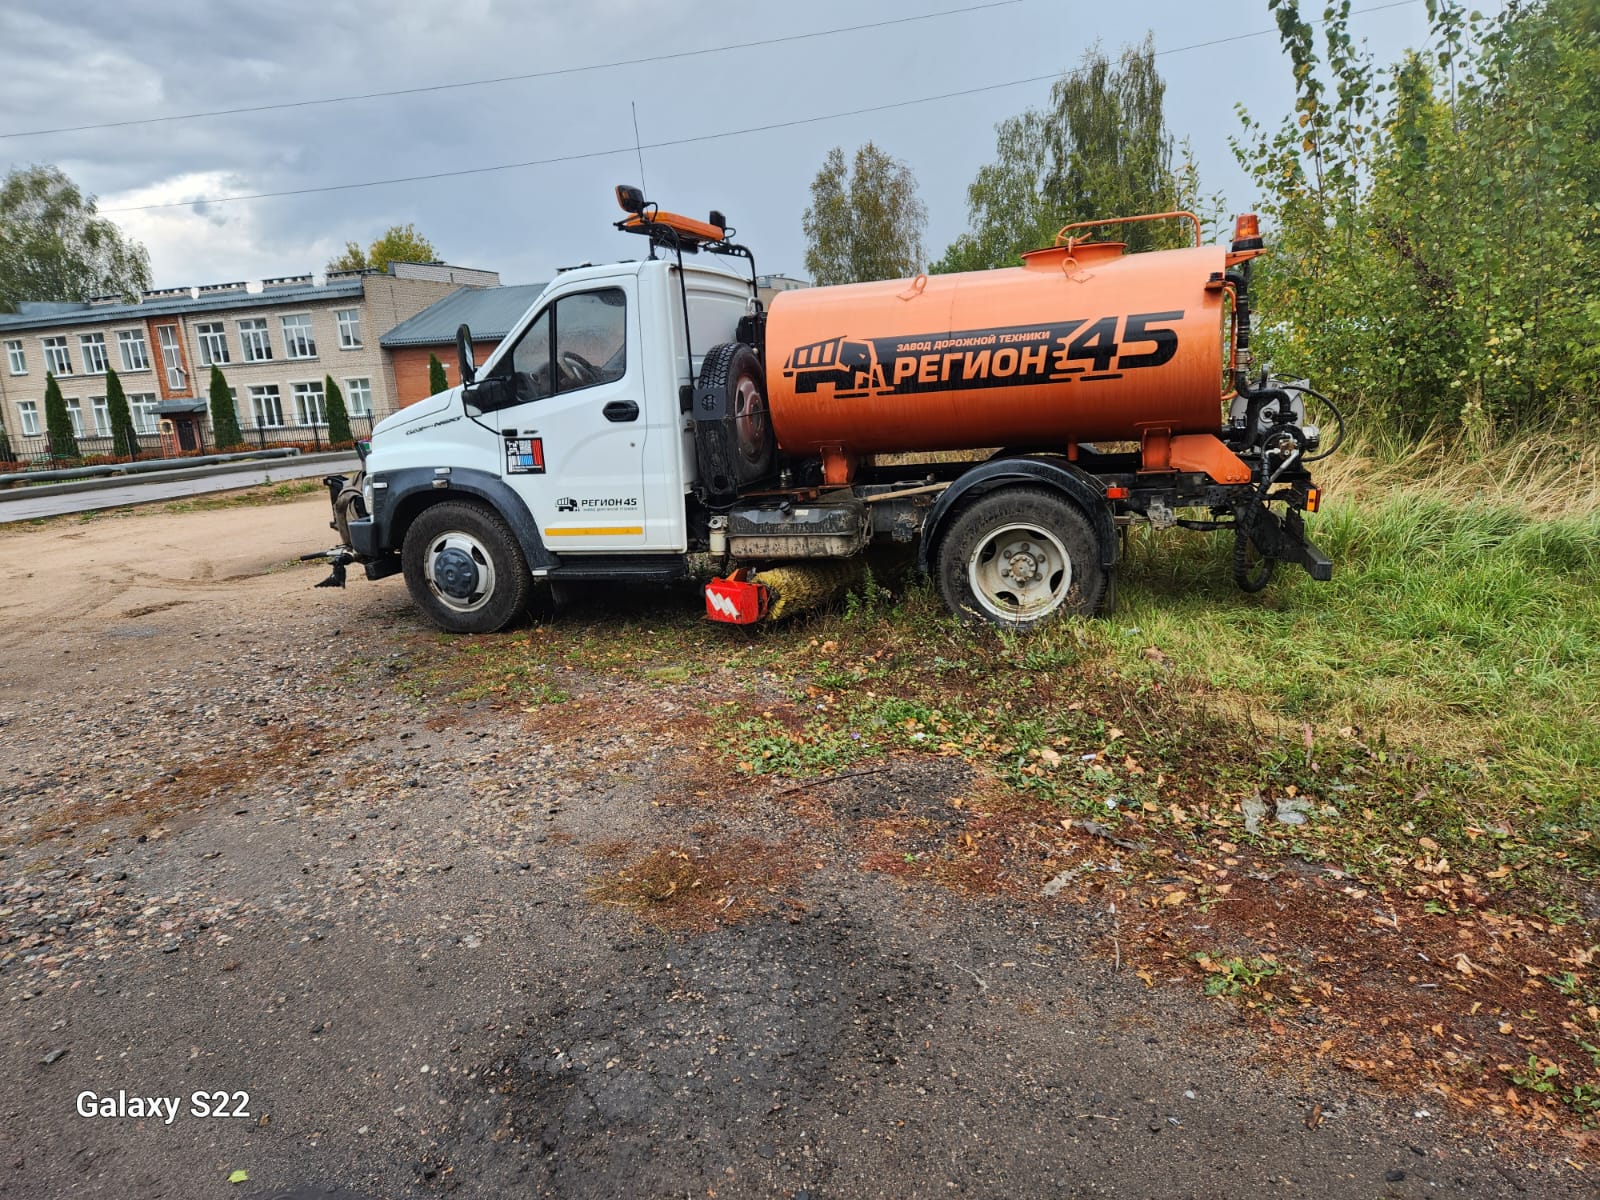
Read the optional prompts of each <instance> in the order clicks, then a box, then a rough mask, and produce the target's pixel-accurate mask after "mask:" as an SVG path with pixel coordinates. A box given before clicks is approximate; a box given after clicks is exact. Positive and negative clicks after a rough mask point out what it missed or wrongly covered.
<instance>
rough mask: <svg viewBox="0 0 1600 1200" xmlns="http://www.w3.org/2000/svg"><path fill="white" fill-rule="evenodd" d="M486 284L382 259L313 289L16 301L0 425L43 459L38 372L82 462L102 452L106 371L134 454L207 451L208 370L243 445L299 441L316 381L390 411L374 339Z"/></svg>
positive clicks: (8, 319) (355, 405)
mask: <svg viewBox="0 0 1600 1200" xmlns="http://www.w3.org/2000/svg"><path fill="white" fill-rule="evenodd" d="M499 282H500V277H499V275H498V274H497V273H496V272H493V271H478V270H473V269H470V268H465V267H454V266H449V265H447V264H443V263H427V264H423V263H391V264H390V266H389V269H388V271H386V272H377V271H346V272H332V273H330V274H329V275H328V276H327V277H326V278H325V279H323V280H321V281H320V282H319V281H318V280H317V279H316V278H315V277H313V276H311V275H298V276H289V277H284V278H279V279H268V280H266V281H264V282H263V283H262V284H261V286H260V288H259V290H251V289H250V288H249V287H247V286H246V285H245V284H243V283H226V284H211V285H208V286H205V287H200V288H166V289H161V290H157V291H149V292H145V293H143V294H142V295H141V296H140V297H139V298H138V300H137V302H135V303H132V304H128V303H125V302H124V301H123V300H122V299H121V298H120V297H100V298H96V299H92V300H88V301H84V302H62V303H57V302H46V303H24V304H22V305H21V306H20V307H21V311H19V312H16V313H0V427H3V428H4V429H5V430H6V431H7V432H8V434H9V435H10V439H11V442H12V446H13V449H14V451H15V452H16V453H17V454H18V455H19V456H20V457H31V456H35V455H40V454H45V453H48V452H49V447H48V445H47V444H46V442H45V437H44V434H45V428H46V426H45V412H44V393H45V377H46V374H47V373H49V374H53V375H55V377H56V379H57V382H58V383H59V384H60V386H61V392H62V396H63V398H64V399H65V400H66V402H67V412H68V415H69V417H70V418H71V420H72V424H73V429H74V432H75V433H76V435H77V436H78V438H79V439H80V446H81V448H82V450H83V452H84V453H87V454H95V453H111V452H112V446H111V443H110V432H111V424H110V415H109V413H108V412H107V408H106V399H105V372H106V367H107V366H110V367H112V368H114V369H115V370H116V372H117V374H118V375H119V376H120V377H121V380H122V386H123V390H124V391H125V392H126V393H127V396H128V402H129V407H130V409H131V410H132V413H133V420H134V426H135V428H136V430H137V431H138V432H139V434H140V441H141V443H142V444H143V446H144V447H145V448H147V449H148V448H153V447H155V446H156V445H157V444H158V442H159V443H163V444H165V446H166V448H168V449H197V448H201V447H204V446H206V445H209V444H210V431H209V416H208V408H207V401H208V399H209V394H210V393H209V388H210V377H211V367H212V365H213V364H215V365H216V366H218V367H220V368H221V370H222V372H223V374H224V376H225V377H226V378H227V381H228V385H229V387H230V388H231V389H232V391H233V394H234V406H235V408H236V410H237V411H238V414H239V424H240V427H241V428H242V429H243V430H244V432H245V437H246V439H247V440H249V441H256V440H258V439H260V440H263V441H265V440H267V439H269V438H270V439H271V440H277V441H283V440H302V441H311V440H313V439H314V438H316V437H318V436H320V435H321V430H322V427H323V426H325V425H326V423H327V410H326V398H325V396H324V378H325V377H326V376H332V377H333V378H334V379H335V380H336V381H338V383H339V386H340V388H341V390H342V391H343V392H344V397H345V403H346V406H347V407H348V408H349V410H350V413H351V416H352V417H356V418H361V417H367V418H372V419H377V418H381V417H384V416H386V415H388V414H389V413H391V412H393V411H394V410H395V409H396V408H397V407H399V401H398V399H397V395H398V393H397V390H396V386H395V376H394V371H393V368H392V366H391V364H390V362H389V361H388V358H387V356H386V355H385V353H384V352H383V350H382V349H381V347H380V345H379V338H380V337H381V335H382V334H383V333H384V332H385V331H387V330H390V329H392V328H394V327H395V326H396V325H398V324H401V323H402V322H404V321H406V320H407V318H410V317H412V316H414V315H415V314H417V313H419V312H421V311H422V310H423V309H425V308H428V307H429V306H430V305H432V304H434V303H435V302H436V301H438V300H440V299H442V298H444V297H446V296H449V295H451V294H453V293H457V292H460V291H468V292H471V291H472V290H474V289H483V288H495V287H496V286H497V285H498V284H499ZM164 423H165V424H164ZM359 423H360V424H365V423H366V422H365V421H362V422H359ZM163 433H165V435H166V437H165V438H163V437H162V436H161V435H162V434H163ZM118 449H119V450H120V449H121V448H118Z"/></svg>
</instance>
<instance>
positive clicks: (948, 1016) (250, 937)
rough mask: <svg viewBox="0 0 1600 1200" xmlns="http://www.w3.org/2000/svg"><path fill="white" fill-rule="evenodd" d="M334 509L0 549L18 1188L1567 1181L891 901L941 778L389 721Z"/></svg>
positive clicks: (1207, 1191)
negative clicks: (328, 524)
mask: <svg viewBox="0 0 1600 1200" xmlns="http://www.w3.org/2000/svg"><path fill="white" fill-rule="evenodd" d="M325 506H326V501H325V500H324V499H323V498H321V497H320V496H310V497H307V498H305V499H304V500H299V501H296V502H293V503H287V504H279V505H274V506H267V507H252V508H236V509H225V510H220V511H209V512H192V513H178V514H173V513H152V512H144V513H137V514H133V515H108V516H103V517H99V518H96V519H93V520H77V519H67V520H65V521H57V522H53V523H51V524H48V525H45V526H42V527H39V528H31V529H8V530H4V531H0V578H3V579H4V580H5V581H6V585H7V586H6V587H5V589H4V591H3V592H0V746H3V761H4V766H5V769H4V771H3V773H0V886H3V894H0V993H3V1003H4V1007H3V1017H0V1022H3V1027H0V1078H3V1079H4V1080H6V1082H7V1086H6V1087H5V1089H4V1095H3V1098H0V1130H3V1136H0V1142H3V1149H0V1194H4V1195H11V1196H19V1197H29V1198H35V1197H38V1198H48V1197H67V1196H73V1197H100V1196H103V1197H119V1198H121V1197H184V1198H186V1197H204V1196H223V1195H232V1196H243V1197H277V1196H324V1195H333V1196H344V1197H352V1198H360V1197H402V1196H404V1197H411V1196H434V1195H440V1194H449V1193H452V1192H453V1193H455V1194H458V1195H464V1196H480V1195H481V1196H508V1195H519V1196H521V1195H550V1196H573V1197H586V1196H595V1197H609V1196H617V1195H627V1196H635V1197H669V1196H683V1197H688V1196H721V1197H742V1196H762V1197H765V1196H774V1197H797V1198H798V1197H806V1198H810V1200H823V1198H845V1197H878V1196H890V1197H934V1196H940V1197H943V1196H985V1197H986V1196H1007V1197H1016V1196H1045V1195H1049V1196H1124V1197H1224V1196H1247V1195H1249V1196H1254V1195H1262V1194H1273V1195H1289V1196H1308V1197H1310V1196H1316V1197H1361V1198H1370V1197H1420V1196H1431V1195H1451V1196H1456V1195H1459V1196H1471V1197H1490V1196H1496V1197H1500V1196H1503V1197H1511V1196H1520V1195H1540V1196H1592V1195H1593V1194H1594V1185H1593V1179H1594V1177H1595V1174H1594V1171H1593V1170H1590V1171H1588V1172H1580V1171H1579V1170H1578V1169H1577V1168H1575V1167H1574V1166H1573V1164H1572V1163H1571V1162H1570V1160H1565V1159H1563V1158H1561V1157H1559V1156H1558V1155H1554V1154H1551V1155H1546V1154H1544V1153H1542V1152H1541V1151H1539V1150H1538V1149H1537V1148H1536V1147H1529V1146H1519V1145H1517V1144H1516V1143H1515V1142H1513V1141H1510V1140H1509V1134H1508V1135H1507V1140H1499V1139H1491V1138H1488V1137H1486V1136H1485V1135H1484V1134H1483V1133H1482V1131H1481V1129H1469V1128H1468V1127H1466V1126H1463V1125H1459V1124H1457V1123H1456V1121H1455V1119H1454V1118H1453V1117H1451V1116H1450V1115H1448V1114H1446V1113H1444V1112H1441V1111H1438V1110H1437V1106H1436V1105H1433V1104H1431V1103H1430V1102H1429V1101H1428V1100H1427V1098H1425V1097H1422V1096H1420V1095H1419V1096H1407V1095H1403V1094H1400V1095H1396V1094H1392V1093H1384V1092H1382V1091H1380V1090H1378V1089H1376V1088H1374V1087H1372V1086H1371V1085H1370V1084H1369V1083H1368V1082H1367V1081H1365V1080H1362V1079H1359V1078H1357V1077H1356V1076H1355V1075H1353V1074H1351V1073H1350V1072H1347V1071H1344V1070H1341V1069H1339V1068H1337V1067H1334V1066H1331V1065H1326V1064H1322V1063H1315V1062H1306V1063H1303V1064H1300V1065H1299V1066H1297V1067H1295V1068H1294V1069H1291V1070H1286V1069H1284V1068H1283V1067H1282V1066H1281V1065H1269V1063H1268V1061H1267V1057H1266V1056H1264V1055H1263V1054H1261V1053H1260V1047H1259V1045H1258V1042H1257V1038H1258V1036H1259V1035H1258V1033H1257V1032H1256V1030H1254V1029H1253V1028H1252V1027H1251V1026H1249V1025H1247V1024H1246V1023H1245V1022H1244V1021H1243V1019H1242V1018H1241V1017H1240V1015H1239V1014H1238V1013H1237V1012H1236V1011H1235V1010H1233V1009H1231V1008H1229V1007H1228V1006H1226V1005H1223V1004H1216V1003H1208V1002H1205V1001H1202V1000H1200V999H1198V998H1196V997H1194V996H1193V995H1192V993H1185V992H1180V991H1177V990H1172V989H1166V988H1161V987H1156V988H1151V987H1148V986H1147V985H1146V984H1145V983H1144V982H1142V981H1141V980H1140V979H1138V978H1135V977H1134V976H1133V975H1132V973H1131V972H1129V971H1125V970H1123V971H1119V970H1118V969H1117V961H1116V957H1115V955H1114V954H1108V953H1107V952H1106V950H1107V942H1108V940H1109V939H1113V938H1115V937H1116V930H1117V924H1116V922H1117V916H1116V914H1114V913H1112V912H1109V911H1107V910H1105V909H1104V908H1102V907H1098V906H1096V905H1092V904H1089V905H1086V904H1065V903H1062V902H1060V899H1059V898H1058V897H1049V898H1047V897H1039V898H1037V899H1035V900H1032V901H1019V900H1017V899H1014V898H1010V899H1008V898H1001V897H983V896H975V895H971V894H965V893H962V892H960V891H956V890H952V889H948V888H941V887H938V886H934V885H931V884H922V883H919V882H917V881H915V880H906V879H901V878H896V877H895V876H894V875H892V874H890V873H886V872H883V871H878V870H873V869H871V868H870V866H869V864H868V858H869V855H870V848H871V845H870V844H871V839H870V837H869V834H870V831H871V829H872V828H873V826H874V823H876V822H882V821H884V820H886V819H890V818H896V819H901V818H907V817H915V816H916V815H917V814H919V813H922V812H925V811H931V810H933V809H943V808H944V807H945V806H947V805H948V804H950V803H952V802H953V800H955V799H960V798H962V797H964V796H966V795H968V794H969V793H970V792H971V791H972V789H973V788H974V787H976V786H978V785H977V783H976V781H974V780H973V779H972V778H971V777H970V775H969V774H968V773H967V772H968V769H967V768H966V767H964V766H962V765H961V764H959V763H955V762H951V761H948V760H940V759H930V758H923V759H905V760H900V759H891V760H888V761H886V762H884V763H882V764H880V767H881V769H879V770H877V773H875V774H871V775H864V776H858V777H855V778H841V779H839V780H837V781H835V782H832V783H829V784H825V785H818V786H816V787H814V788H795V787H787V786H785V785H784V784H783V783H782V782H769V781H754V782H751V781H743V782H740V781H737V779H736V776H734V775H733V774H732V773H731V772H730V771H729V770H727V769H726V767H725V765H723V764H716V763H710V762H707V761H706V760H705V754H704V751H703V748H702V747H703V745H704V737H703V735H704V733H705V731H706V729H707V727H708V722H710V721H712V720H713V719H714V717H713V715H712V714H713V712H714V705H715V703H716V701H717V699H718V689H719V688H721V687H724V686H725V685H726V681H719V680H718V679H717V678H716V677H715V676H712V677H710V678H709V679H707V680H697V681H687V682H683V683H675V682H671V681H668V682H664V683H656V684H653V685H651V686H649V687H645V686H644V685H643V684H641V683H639V682H637V681H630V680H627V679H621V678H618V677H615V676H612V675H608V674H605V673H600V672H596V673H593V674H592V675H584V674H583V673H581V672H579V673H576V674H573V675H571V676H570V677H568V678H564V679H563V680H562V681H561V686H562V688H563V689H565V691H566V692H567V693H570V694H571V696H572V701H571V702H570V703H567V704H563V705H562V706H561V710H562V715H561V717H560V719H552V718H547V717H546V716H543V715H541V714H539V713H534V712H530V711H527V710H524V709H520V708H517V707H515V706H510V707H506V706H500V707H496V706H493V705H491V704H488V703H485V702H481V701H480V702H455V703H450V704H440V703H437V702H426V703H425V702H423V701H421V700H419V699H416V698H415V689H411V688H408V687H407V686H406V682H407V680H408V679H410V678H413V677H414V675H415V673H416V672H417V671H418V670H419V669H423V668H425V667H426V665H427V663H428V661H429V657H430V655H435V654H438V653H440V652H441V639H440V638H439V636H438V635H436V634H434V633H433V632H432V631H430V630H429V629H427V628H425V627H423V626H422V625H421V624H420V622H419V621H418V619H417V618H416V617H415V616H414V614H413V613H412V611H411V608H410V605H409V603H408V601H407V598H406V595H405V590H404V585H403V584H402V583H401V582H400V581H399V580H397V579H391V580H387V581H384V582H382V583H379V584H369V583H367V582H365V581H364V580H361V579H359V578H357V579H355V580H354V581H353V582H352V584H351V587H350V588H349V589H348V590H347V591H344V592H340V591H337V590H320V591H319V590H314V589H313V588H312V584H313V583H314V582H315V581H316V580H317V579H318V578H319V577H320V574H321V572H320V571H319V570H318V569H317V568H315V567H303V566H300V565H298V564H294V563H293V562H292V560H293V559H294V558H295V557H296V556H297V555H298V554H299V553H300V552H302V551H304V550H307V549H313V548H316V547H317V546H319V545H320V544H322V543H323V542H325V541H326V540H327V534H326V531H325V521H326V514H325ZM673 602H674V601H670V600H663V603H673ZM554 628H555V629H556V630H557V631H558V632H559V629H560V619H559V618H557V620H556V622H555V624H554ZM746 682H748V681H746ZM755 686H759V681H757V682H756V685H755ZM678 889H683V890H684V891H685V892H693V893H694V894H695V896H696V897H697V903H696V904H695V905H690V906H687V907H685V906H675V907H674V906H663V907H662V908H661V909H660V911H661V912H663V913H664V912H666V911H669V910H670V911H672V912H675V913H679V914H687V916H682V915H680V916H679V917H677V918H674V919H672V920H668V919H665V918H664V917H663V918H659V919H658V918H656V917H653V916H644V917H642V916H640V915H639V911H638V909H636V908H630V907H628V906H627V902H628V901H629V900H630V899H632V900H635V901H638V902H639V907H641V908H643V909H644V910H646V912H647V913H648V912H650V911H651V908H652V904H653V902H657V901H663V900H665V899H667V898H669V897H671V896H672V895H673V894H674V893H676V892H677V891H678ZM701 898H703V901H704V902H703V903H701V902H699V900H700V899H701ZM217 1092H222V1093H227V1096H226V1098H225V1103H226V1105H227V1107H228V1109H230V1110H231V1109H243V1110H244V1111H243V1112H241V1113H238V1114H237V1115H231V1116H222V1117H219V1116H215V1115H212V1116H203V1115H199V1114H198V1113H197V1112H196V1111H195V1106H194V1105H193V1104H192V1102H191V1097H192V1096H193V1095H194V1094H196V1093H200V1094H201V1095H202V1098H204V1099H206V1102H207V1105H208V1106H213V1099H212V1094H213V1093H217ZM239 1092H243V1093H246V1094H247V1096H248V1099H247V1100H246V1099H241V1098H238V1097H236V1096H235V1095H234V1093H239ZM86 1094H88V1099H87V1100H86V1099H84V1097H85V1095H86ZM119 1097H125V1098H124V1099H119ZM166 1097H170V1098H174V1100H175V1101H176V1112H175V1115H174V1116H173V1117H172V1118H171V1119H170V1120H168V1119H167V1116H166V1113H167V1109H166V1107H165V1101H163V1100H160V1098H166ZM107 1098H109V1099H107ZM144 1098H156V1099H157V1100H158V1103H159V1104H160V1107H159V1109H158V1112H157V1115H154V1116H149V1115H98V1112H97V1115H88V1116H85V1115H80V1112H79V1109H80V1107H81V1106H83V1105H89V1106H90V1107H91V1110H98V1107H99V1105H100V1104H102V1103H105V1104H107V1106H108V1107H109V1108H111V1109H112V1110H113V1113H114V1114H115V1113H116V1112H121V1113H123V1114H128V1113H129V1110H130V1109H139V1108H143V1107H145V1105H144ZM119 1105H120V1106H121V1107H120V1109H119ZM238 1172H244V1173H245V1174H246V1175H247V1176H248V1178H247V1179H241V1180H239V1181H238V1182H236V1183H231V1184H230V1182H229V1181H230V1177H234V1178H237V1175H236V1173H238Z"/></svg>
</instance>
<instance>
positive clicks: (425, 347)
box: [379, 283, 549, 408]
mask: <svg viewBox="0 0 1600 1200" xmlns="http://www.w3.org/2000/svg"><path fill="white" fill-rule="evenodd" d="M548 286H549V285H548V284H544V283H524V284H516V285H514V286H510V287H496V288H462V289H461V290H460V291H457V292H452V293H451V294H450V295H448V296H446V297H445V298H444V299H443V300H440V301H439V302H438V303H436V304H433V305H430V306H429V307H427V308H425V309H423V310H422V311H421V312H419V313H418V314H417V315H416V316H414V317H412V318H411V319H410V320H408V321H402V322H401V323H400V324H399V325H396V326H395V327H394V328H393V329H391V330H389V332H388V333H386V334H384V335H383V337H382V338H380V339H379V342H380V344H381V345H382V347H383V351H384V353H385V354H387V355H388V356H389V362H390V364H391V366H392V367H393V370H394V383H395V391H394V395H395V407H397V408H404V407H405V406H406V405H408V404H415V403H416V402H417V401H418V400H421V399H422V398H423V397H424V396H427V395H428V394H429V392H430V390H431V389H430V388H429V386H428V359H429V357H430V356H432V355H437V356H438V358H439V361H440V362H441V363H443V364H444V371H445V379H446V380H447V381H448V382H449V383H450V385H451V386H452V387H454V386H455V385H456V384H458V383H460V382H461V367H460V364H459V363H457V361H456V330H457V329H458V328H460V327H461V326H462V325H468V326H470V327H471V329H472V344H473V353H474V355H475V357H476V359H477V361H478V362H479V363H482V362H483V361H484V360H485V359H487V358H488V357H489V354H490V352H491V351H492V350H493V349H494V348H495V347H496V346H498V345H499V344H500V342H501V339H503V338H504V337H505V336H506V334H508V333H510V332H511V329H512V326H514V325H515V324H516V323H517V321H518V319H519V318H520V317H521V316H522V314H523V313H525V312H527V311H528V308H529V306H530V305H532V304H533V302H534V301H535V300H537V299H538V298H539V293H540V292H542V291H544V289H545V288H546V287H548Z"/></svg>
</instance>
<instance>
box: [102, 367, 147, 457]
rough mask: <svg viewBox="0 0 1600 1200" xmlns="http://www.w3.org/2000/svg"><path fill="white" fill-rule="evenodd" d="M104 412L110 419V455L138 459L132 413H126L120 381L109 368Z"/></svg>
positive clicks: (136, 436)
mask: <svg viewBox="0 0 1600 1200" xmlns="http://www.w3.org/2000/svg"><path fill="white" fill-rule="evenodd" d="M106 412H107V415H109V416H110V418H111V453H112V454H113V455H119V456H120V455H123V454H126V455H127V456H128V457H129V458H138V457H139V435H138V434H137V433H136V432H134V428H133V413H131V412H130V411H128V397H127V396H126V395H125V394H124V393H123V391H122V380H121V378H120V377H119V376H118V375H117V373H116V371H115V370H113V369H112V368H110V367H107V368H106Z"/></svg>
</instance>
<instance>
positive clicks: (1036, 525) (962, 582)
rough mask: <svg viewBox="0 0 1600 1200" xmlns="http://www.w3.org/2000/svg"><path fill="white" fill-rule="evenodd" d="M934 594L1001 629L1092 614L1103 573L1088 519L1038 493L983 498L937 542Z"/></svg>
mask: <svg viewBox="0 0 1600 1200" xmlns="http://www.w3.org/2000/svg"><path fill="white" fill-rule="evenodd" d="M937 561H938V571H939V591H940V593H941V594H942V595H943V596H944V602H945V603H946V604H947V605H949V606H950V609H951V611H953V612H955V613H957V614H959V615H961V616H962V617H964V618H966V619H969V620H973V621H987V622H988V623H989V624H991V625H998V626H1000V627H1001V628H1002V629H1026V628H1029V627H1031V626H1034V625H1037V624H1039V623H1040V622H1041V621H1047V620H1049V619H1051V618H1053V617H1055V616H1057V615H1059V614H1061V613H1070V614H1073V615H1076V616H1093V615H1094V613H1095V612H1097V611H1098V610H1099V607H1100V604H1101V600H1102V598H1103V597H1104V595H1105V591H1106V570H1105V568H1104V567H1103V566H1101V565H1100V548H1099V546H1098V545H1097V544H1096V541H1095V535H1094V529H1093V527H1092V526H1091V525H1090V524H1089V520H1088V518H1087V517H1085V516H1084V514H1083V512H1082V510H1081V509H1079V508H1078V507H1077V506H1076V505H1075V504H1073V503H1072V502H1071V501H1069V500H1067V499H1065V498H1064V497H1062V496H1060V495H1059V494H1057V493H1056V492H1052V491H1047V490H1045V489H1043V488H1025V487H1011V488H1005V489H1002V490H1000V491H997V492H991V493H989V494H988V495H986V496H982V497H980V498H979V499H977V500H975V501H974V502H973V503H972V504H970V505H968V506H967V507H966V508H965V509H964V510H962V512H961V513H960V514H959V515H958V516H957V517H956V518H955V520H954V521H953V522H952V523H951V524H950V527H949V528H948V530H947V531H946V532H945V535H944V537H943V538H942V539H941V540H940V543H939V554H938V559H937Z"/></svg>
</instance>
